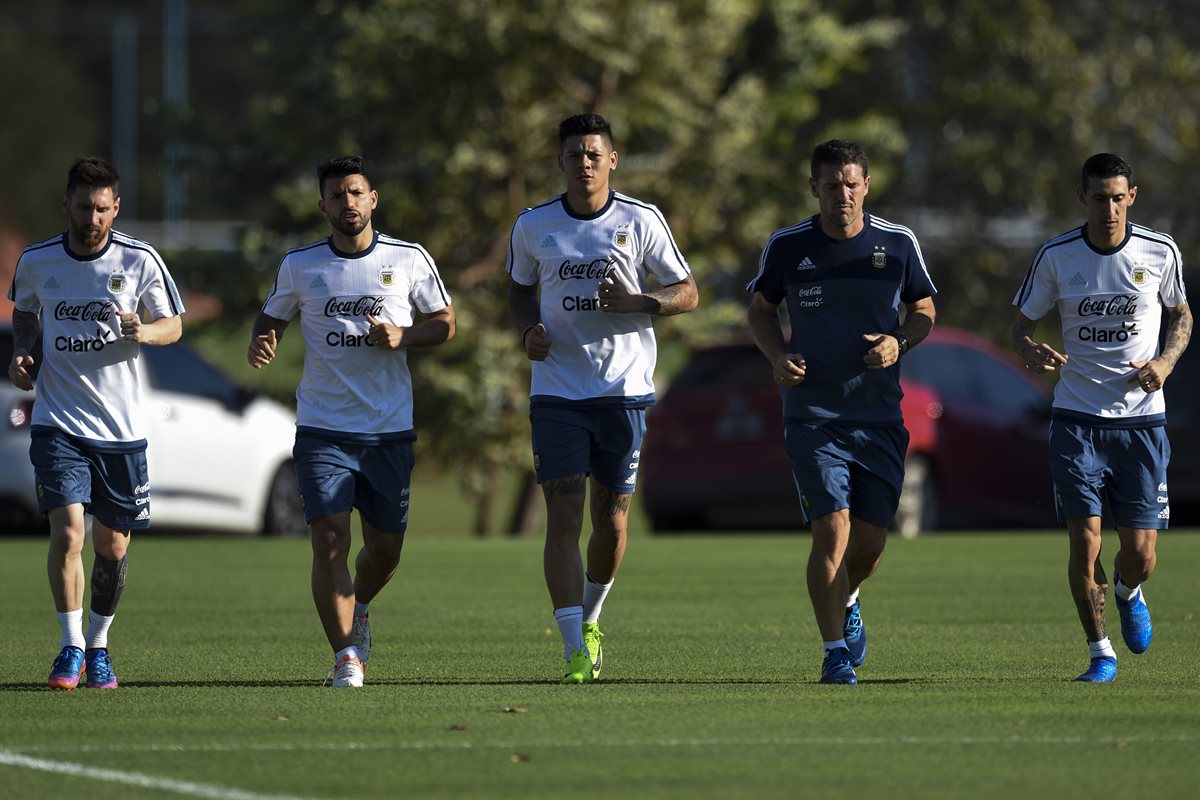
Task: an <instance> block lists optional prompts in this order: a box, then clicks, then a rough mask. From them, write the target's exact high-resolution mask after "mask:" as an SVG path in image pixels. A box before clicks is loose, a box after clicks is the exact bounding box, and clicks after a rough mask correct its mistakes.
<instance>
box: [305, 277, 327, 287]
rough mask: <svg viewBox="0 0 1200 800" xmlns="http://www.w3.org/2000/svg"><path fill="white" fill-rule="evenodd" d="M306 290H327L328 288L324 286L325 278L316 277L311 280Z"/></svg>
mask: <svg viewBox="0 0 1200 800" xmlns="http://www.w3.org/2000/svg"><path fill="white" fill-rule="evenodd" d="M308 288H310V289H328V288H329V287H328V286H326V285H325V276H324V275H318V276H317V277H315V278H313V282H312V283H310V284H309V285H308Z"/></svg>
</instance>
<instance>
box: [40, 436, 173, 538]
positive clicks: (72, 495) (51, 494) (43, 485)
mask: <svg viewBox="0 0 1200 800" xmlns="http://www.w3.org/2000/svg"><path fill="white" fill-rule="evenodd" d="M29 460H30V461H32V462H33V474H34V480H35V482H36V485H37V501H38V511H40V512H42V513H43V514H45V513H47V512H49V511H51V510H53V509H55V508H62V507H64V506H69V505H73V504H75V503H82V504H83V508H84V511H85V512H87V513H88V514H91V515H92V516H94V517H95V518H96V519H97V520H99V521H100V522H101V523H102V524H104V525H107V526H108V527H110V528H112V529H113V530H114V531H131V530H141V529H143V528H148V527H150V478H149V476H148V474H147V471H146V440H145V439H140V440H138V441H136V442H101V441H95V440H92V439H81V438H79V437H78V436H71V435H70V434H68V433H64V432H63V431H60V430H58V429H57V428H50V427H45V426H41V425H39V426H37V427H35V428H34V429H33V431H32V432H31V435H30V439H29Z"/></svg>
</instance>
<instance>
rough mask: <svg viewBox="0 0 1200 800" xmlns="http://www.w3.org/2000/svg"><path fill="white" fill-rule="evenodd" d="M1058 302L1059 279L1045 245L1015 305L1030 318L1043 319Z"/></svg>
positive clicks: (1034, 260)
mask: <svg viewBox="0 0 1200 800" xmlns="http://www.w3.org/2000/svg"><path fill="white" fill-rule="evenodd" d="M1056 302H1058V281H1057V280H1056V279H1055V277H1054V263H1053V261H1052V260H1051V258H1050V255H1049V253H1048V252H1047V250H1046V247H1045V245H1043V246H1042V248H1041V249H1040V250H1038V254H1037V256H1035V257H1034V259H1033V264H1032V265H1031V266H1030V267H1029V272H1028V273H1027V274H1026V275H1025V280H1024V281H1023V282H1022V283H1021V288H1020V289H1018V290H1017V296H1016V297H1014V298H1013V305H1014V306H1016V307H1017V308H1018V309H1020V311H1021V313H1022V314H1024V315H1025V316H1026V317H1028V318H1029V319H1041V318H1042V317H1044V316H1046V314H1047V313H1049V311H1050V309H1051V308H1053V307H1054V304H1055V303H1056Z"/></svg>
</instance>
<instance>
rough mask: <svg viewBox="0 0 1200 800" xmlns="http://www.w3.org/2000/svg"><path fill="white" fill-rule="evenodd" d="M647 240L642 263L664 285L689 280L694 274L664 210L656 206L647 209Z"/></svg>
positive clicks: (643, 247) (644, 243) (644, 242)
mask: <svg viewBox="0 0 1200 800" xmlns="http://www.w3.org/2000/svg"><path fill="white" fill-rule="evenodd" d="M647 211H648V213H649V218H648V219H647V221H646V223H647V224H646V232H645V240H644V241H643V242H642V263H644V264H645V265H646V270H647V272H649V273H650V274H651V275H653V276H654V277H655V278H657V279H658V282H659V283H661V284H662V285H663V286H670V285H671V284H673V283H679V282H680V281H683V280H687V277H688V276H689V275H691V274H692V271H691V269H690V268H689V267H688V263H687V261H686V260H685V259H684V257H683V253H681V252H679V247H678V245H676V244H675V237H674V236H672V235H671V229H670V227H668V225H667V220H666V219H665V218H664V217H663V215H662V212H661V211H659V210H658V209H657V208H655V207H654V206H651V207H650V208H649V209H647Z"/></svg>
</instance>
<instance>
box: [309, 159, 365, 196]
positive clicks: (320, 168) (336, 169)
mask: <svg viewBox="0 0 1200 800" xmlns="http://www.w3.org/2000/svg"><path fill="white" fill-rule="evenodd" d="M347 175H362V176H363V180H365V181H366V182H367V186H370V185H371V176H370V175H368V174H367V163H366V162H365V161H364V160H363V157H362V156H337V157H336V158H329V159H326V160H324V161H322V162H321V163H320V164H318V165H317V188H318V189H320V191H321V196H322V197H324V196H325V179H326V178H344V177H346V176H347Z"/></svg>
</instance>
